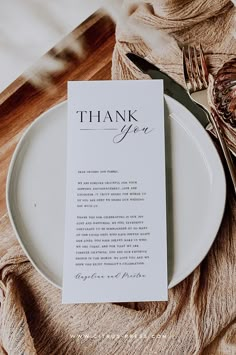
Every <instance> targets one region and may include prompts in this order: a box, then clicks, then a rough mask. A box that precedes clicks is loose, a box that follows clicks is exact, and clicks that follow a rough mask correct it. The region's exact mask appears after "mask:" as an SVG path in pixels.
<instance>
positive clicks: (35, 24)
mask: <svg viewBox="0 0 236 355" xmlns="http://www.w3.org/2000/svg"><path fill="white" fill-rule="evenodd" d="M102 3H103V0H89V1H84V0H60V1H58V0H50V1H47V0H41V1H26V0H7V1H6V0H0V9H1V11H0V34H1V36H0V37H1V40H0V63H1V65H0V78H1V80H0V93H1V92H2V91H3V90H4V89H6V87H7V86H8V85H10V84H11V83H12V82H13V81H14V80H15V79H16V78H17V77H18V76H19V75H21V74H22V73H23V72H24V71H26V70H27V69H28V68H29V67H30V66H31V65H32V64H33V63H34V62H35V61H36V60H37V59H38V58H40V57H41V56H42V55H44V54H45V53H46V52H47V51H48V50H49V49H50V48H52V47H53V46H54V45H55V44H56V43H57V42H59V41H60V40H61V39H62V38H63V37H64V36H66V35H67V34H68V33H70V32H71V31H72V30H73V29H74V28H76V27H77V26H79V25H80V24H81V23H82V22H83V21H84V20H85V19H86V18H88V17H89V16H90V15H91V14H92V13H94V12H95V11H96V10H98V8H99V7H100V6H101V5H102Z"/></svg>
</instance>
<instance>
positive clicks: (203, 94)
mask: <svg viewBox="0 0 236 355" xmlns="http://www.w3.org/2000/svg"><path fill="white" fill-rule="evenodd" d="M183 68H184V77H185V83H186V87H187V92H188V94H189V96H190V98H191V99H192V101H193V102H195V103H196V104H197V105H198V106H199V107H201V108H202V109H203V110H204V111H205V113H206V115H207V117H208V119H209V121H210V122H211V123H212V125H213V127H214V129H215V132H216V134H217V137H218V139H219V142H220V145H221V148H222V152H223V154H224V157H225V160H226V163H227V166H228V169H229V173H230V176H231V179H232V183H233V186H234V192H235V193H236V171H235V168H234V163H233V161H232V157H231V154H230V151H229V148H228V146H227V144H226V142H225V139H224V135H223V132H222V130H221V127H220V125H219V122H218V119H217V113H216V111H215V110H214V109H213V108H212V107H210V106H209V104H208V101H207V89H208V86H209V74H208V69H207V65H206V61H205V58H204V54H203V51H202V47H201V45H200V46H199V48H196V47H191V46H188V47H184V48H183Z"/></svg>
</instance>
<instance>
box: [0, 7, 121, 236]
mask: <svg viewBox="0 0 236 355" xmlns="http://www.w3.org/2000/svg"><path fill="white" fill-rule="evenodd" d="M73 36H74V37H75V38H77V39H78V40H82V41H83V42H85V43H86V47H87V50H86V55H85V56H84V57H83V59H80V60H79V59H78V57H76V56H73V55H71V53H64V52H63V51H62V53H61V55H63V56H65V55H67V57H66V58H67V65H66V67H65V69H64V71H63V72H61V73H60V74H59V75H56V76H53V78H52V79H53V86H51V87H50V88H47V89H37V88H35V87H33V86H32V84H31V83H30V82H29V81H25V79H23V78H19V79H18V80H16V81H15V82H14V83H13V84H12V85H11V86H10V87H9V88H8V89H7V90H6V91H5V92H4V93H3V94H0V102H1V104H0V147H1V148H0V161H1V169H0V237H2V236H5V234H6V231H7V233H8V234H9V236H10V237H13V236H14V234H13V231H12V229H11V227H10V224H9V220H8V217H7V209H6V201H5V188H6V178H7V171H8V167H9V163H10V160H11V157H12V154H13V151H14V149H15V147H16V144H17V142H18V141H19V139H20V137H21V136H22V133H23V132H24V130H25V129H26V128H27V127H28V126H29V125H30V124H31V123H32V122H33V121H34V120H35V119H36V118H37V117H38V116H39V115H40V114H41V113H43V112H45V111H46V110H48V109H49V108H51V107H52V106H54V105H55V104H57V103H59V102H61V101H63V100H65V99H66V97H67V81H68V80H109V79H111V64H112V53H113V48H114V44H115V35H114V24H113V22H112V21H111V19H110V18H109V17H107V16H105V15H104V14H103V13H100V12H97V13H96V14H94V15H92V16H91V17H90V18H89V19H88V20H87V21H86V22H84V23H83V24H82V25H80V26H79V27H78V28H77V29H75V30H74V31H73ZM66 42H67V38H65V39H64V40H63V41H62V43H61V47H63V45H64V44H65V45H66ZM50 55H54V52H53V51H51V52H50ZM57 55H58V54H57ZM13 239H14V238H13Z"/></svg>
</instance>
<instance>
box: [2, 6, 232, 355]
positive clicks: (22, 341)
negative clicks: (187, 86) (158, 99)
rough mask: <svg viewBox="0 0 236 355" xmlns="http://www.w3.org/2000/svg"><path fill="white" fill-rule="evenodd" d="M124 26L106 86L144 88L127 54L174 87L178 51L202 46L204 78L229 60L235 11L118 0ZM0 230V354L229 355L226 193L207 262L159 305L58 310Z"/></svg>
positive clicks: (49, 290)
mask: <svg viewBox="0 0 236 355" xmlns="http://www.w3.org/2000/svg"><path fill="white" fill-rule="evenodd" d="M125 17H126V18H125ZM124 18H125V21H122V20H121V21H120V22H119V23H118V26H117V33H116V35H117V42H116V46H115V49H114V56H113V68H112V75H113V79H142V78H145V76H144V75H142V74H141V73H140V72H139V71H138V70H137V69H136V68H135V67H134V66H133V65H132V64H131V63H130V62H129V61H128V59H127V58H126V57H125V53H126V52H128V51H130V50H132V51H134V52H136V53H138V54H141V55H144V56H146V57H147V58H148V59H149V60H150V61H152V62H154V63H156V64H157V65H158V66H159V67H160V68H161V69H163V70H164V71H165V72H167V73H168V74H169V75H170V76H172V77H173V78H174V79H176V80H177V81H178V82H180V83H181V84H183V77H182V59H181V50H180V49H179V46H181V45H183V44H187V43H188V44H197V43H199V42H201V43H202V45H203V49H204V51H205V52H206V54H207V60H208V63H209V65H210V68H211V71H212V72H213V73H214V72H215V71H216V70H217V68H218V67H219V66H221V65H222V64H223V63H224V62H225V61H226V60H227V59H228V58H231V57H232V56H235V55H236V40H235V39H234V31H235V28H236V27H235V8H234V7H233V4H232V3H231V2H230V1H228V0H221V1H217V0H161V1H159V0H155V1H154V0H153V1H148V2H147V4H144V2H140V1H139V2H136V4H134V3H133V2H132V3H131V1H128V0H125V1H124ZM123 20H124V19H123ZM124 23H125V24H126V25H125V26H124ZM122 24H123V25H122ZM138 29H140V32H139V31H138ZM163 32H164V34H163ZM153 41H155V42H156V44H157V45H156V46H153ZM158 43H159V44H158ZM152 48H155V49H154V50H153V49H152ZM101 60H102V59H101ZM193 203H194V201H193ZM1 224H2V230H4V235H1V246H0V257H1V258H0V270H1V273H0V280H1V281H0V289H1V290H0V291H1V292H0V293H1V294H0V297H1V298H0V301H1V330H0V331H1V334H0V340H1V349H2V350H1V353H2V354H6V353H7V354H10V355H15V354H16V355H18V354H29V355H33V354H42V355H47V354H57V355H60V354H62V355H63V354H81V355H83V354H85V355H90V354H91V355H98V354H103V355H111V354H122V355H131V354H135V355H139V354H145V355H146V354H148V355H152V354H163V355H168V354H170V355H173V354H174V355H175V354H176V355H182V354H186V355H190V354H212V355H215V354H235V353H236V348H235V343H236V336H235V328H236V327H235V322H234V321H235V314H236V301H235V300H236V297H235V296H236V292H235V291H236V289H235V255H236V239H235V235H236V203H235V198H234V196H233V193H232V191H231V189H230V187H229V188H228V197H227V204H226V210H225V214H224V218H223V222H222V225H221V227H220V230H219V232H218V235H217V237H216V240H215V242H214V244H213V246H212V248H211V250H210V252H209V253H208V255H207V257H206V258H205V259H204V260H203V261H202V263H201V264H200V265H199V266H198V267H197V268H196V269H195V270H194V272H193V273H192V274H191V275H190V276H189V277H188V278H186V279H185V280H184V281H183V282H181V283H180V284H179V285H177V286H176V287H174V288H172V289H171V290H170V291H169V301H168V302H146V303H145V302H144V303H126V304H111V303H106V304H84V305H62V304H61V291H60V290H58V289H56V288H55V287H53V286H52V285H50V284H49V283H48V282H47V281H45V280H44V279H43V278H42V277H41V276H40V275H39V274H38V273H37V272H36V271H35V269H34V268H33V267H32V266H31V264H30V262H29V261H28V259H27V258H26V256H25V255H24V253H23V251H22V250H21V248H20V247H19V246H18V245H17V243H16V242H15V241H14V240H13V239H12V230H11V229H10V227H9V221H8V217H7V216H5V217H4V218H3V219H2V220H1ZM4 226H5V228H4Z"/></svg>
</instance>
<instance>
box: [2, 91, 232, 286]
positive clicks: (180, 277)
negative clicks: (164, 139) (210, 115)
mask: <svg viewBox="0 0 236 355" xmlns="http://www.w3.org/2000/svg"><path fill="white" fill-rule="evenodd" d="M164 98H165V100H166V99H167V101H168V100H170V101H173V102H174V104H175V105H176V104H177V106H178V105H180V106H181V107H182V108H183V109H184V110H185V111H187V112H188V114H189V115H190V116H191V118H192V120H191V121H193V122H194V125H195V126H198V129H199V128H200V129H201V131H202V134H203V136H205V138H204V139H206V140H208V144H210V145H211V146H212V148H213V151H214V153H215V155H216V158H217V160H218V162H219V166H220V167H221V177H222V189H221V190H222V192H221V201H220V202H219V206H221V211H220V212H219V213H218V214H219V216H218V217H217V219H216V222H215V225H214V231H213V232H212V237H211V238H209V243H208V246H207V248H204V250H205V252H204V253H202V254H201V256H200V257H199V258H198V259H197V260H196V261H195V263H193V264H191V265H192V266H191V267H189V268H188V269H187V271H186V269H185V270H184V271H183V272H182V273H180V274H179V275H178V277H176V278H175V279H174V280H171V281H169V283H168V289H171V288H173V287H175V286H176V285H178V284H179V283H180V282H181V281H183V280H184V279H185V278H186V277H188V276H189V275H190V274H191V273H192V272H193V271H194V270H195V269H196V267H197V266H198V265H199V264H200V263H201V261H202V260H203V259H204V258H205V257H206V255H207V254H208V252H209V250H210V248H211V246H212V244H213V243H214V240H215V238H216V236H217V233H218V231H219V228H220V226H221V223H222V219H223V215H224V211H225V205H226V178H225V173H224V168H223V166H222V163H221V159H220V157H219V154H218V152H217V149H216V147H215V145H214V144H213V142H212V141H211V139H210V136H209V134H208V133H207V131H206V130H205V128H204V127H203V126H202V124H201V123H200V122H199V121H198V119H197V118H196V117H195V116H194V115H193V114H192V113H191V112H190V111H189V110H188V109H187V108H186V107H185V106H184V105H183V104H182V103H180V102H179V101H177V100H175V99H173V98H172V97H170V96H168V95H164ZM66 104H67V100H64V101H62V102H60V103H58V104H56V105H54V106H52V107H51V108H49V109H48V110H46V111H45V112H43V113H42V114H40V115H39V116H38V117H37V118H36V119H35V120H34V121H33V122H32V123H30V124H29V126H28V127H27V128H26V129H25V130H24V131H23V133H22V136H21V138H20V139H19V141H18V143H17V145H16V147H15V150H14V153H13V155H12V158H11V161H10V164H9V168H8V172H7V180H6V205H7V212H8V216H9V220H10V223H11V226H12V228H13V231H14V234H15V237H16V239H17V241H18V242H19V244H20V246H21V248H22V249H23V251H24V253H25V254H26V256H27V258H28V259H29V261H30V262H31V263H32V265H33V266H34V268H35V269H36V270H37V271H38V272H39V274H40V275H41V276H42V277H43V278H44V279H46V280H47V281H48V282H49V283H50V284H52V285H53V286H55V287H56V288H58V289H62V285H59V284H57V283H56V282H54V281H53V280H52V279H50V277H49V276H47V275H46V274H44V272H43V271H42V270H41V268H40V267H39V266H38V265H37V263H36V262H35V261H34V259H33V257H31V255H30V253H29V252H28V251H27V248H26V247H25V245H24V242H23V240H22V238H21V237H20V233H18V230H17V224H16V223H15V222H14V216H13V214H12V208H11V202H10V197H11V196H10V195H11V185H12V179H13V175H14V174H13V171H14V166H15V164H16V161H17V157H18V155H19V153H20V150H21V147H22V145H23V143H24V141H25V139H26V138H27V135H28V133H29V132H30V131H31V130H32V129H33V128H34V127H35V126H36V125H37V124H38V122H39V121H41V120H42V119H44V118H45V116H47V115H48V114H49V115H50V113H51V112H52V111H54V110H56V109H59V108H60V107H61V106H64V105H66ZM217 221H218V222H217ZM167 238H168V237H167Z"/></svg>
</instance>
